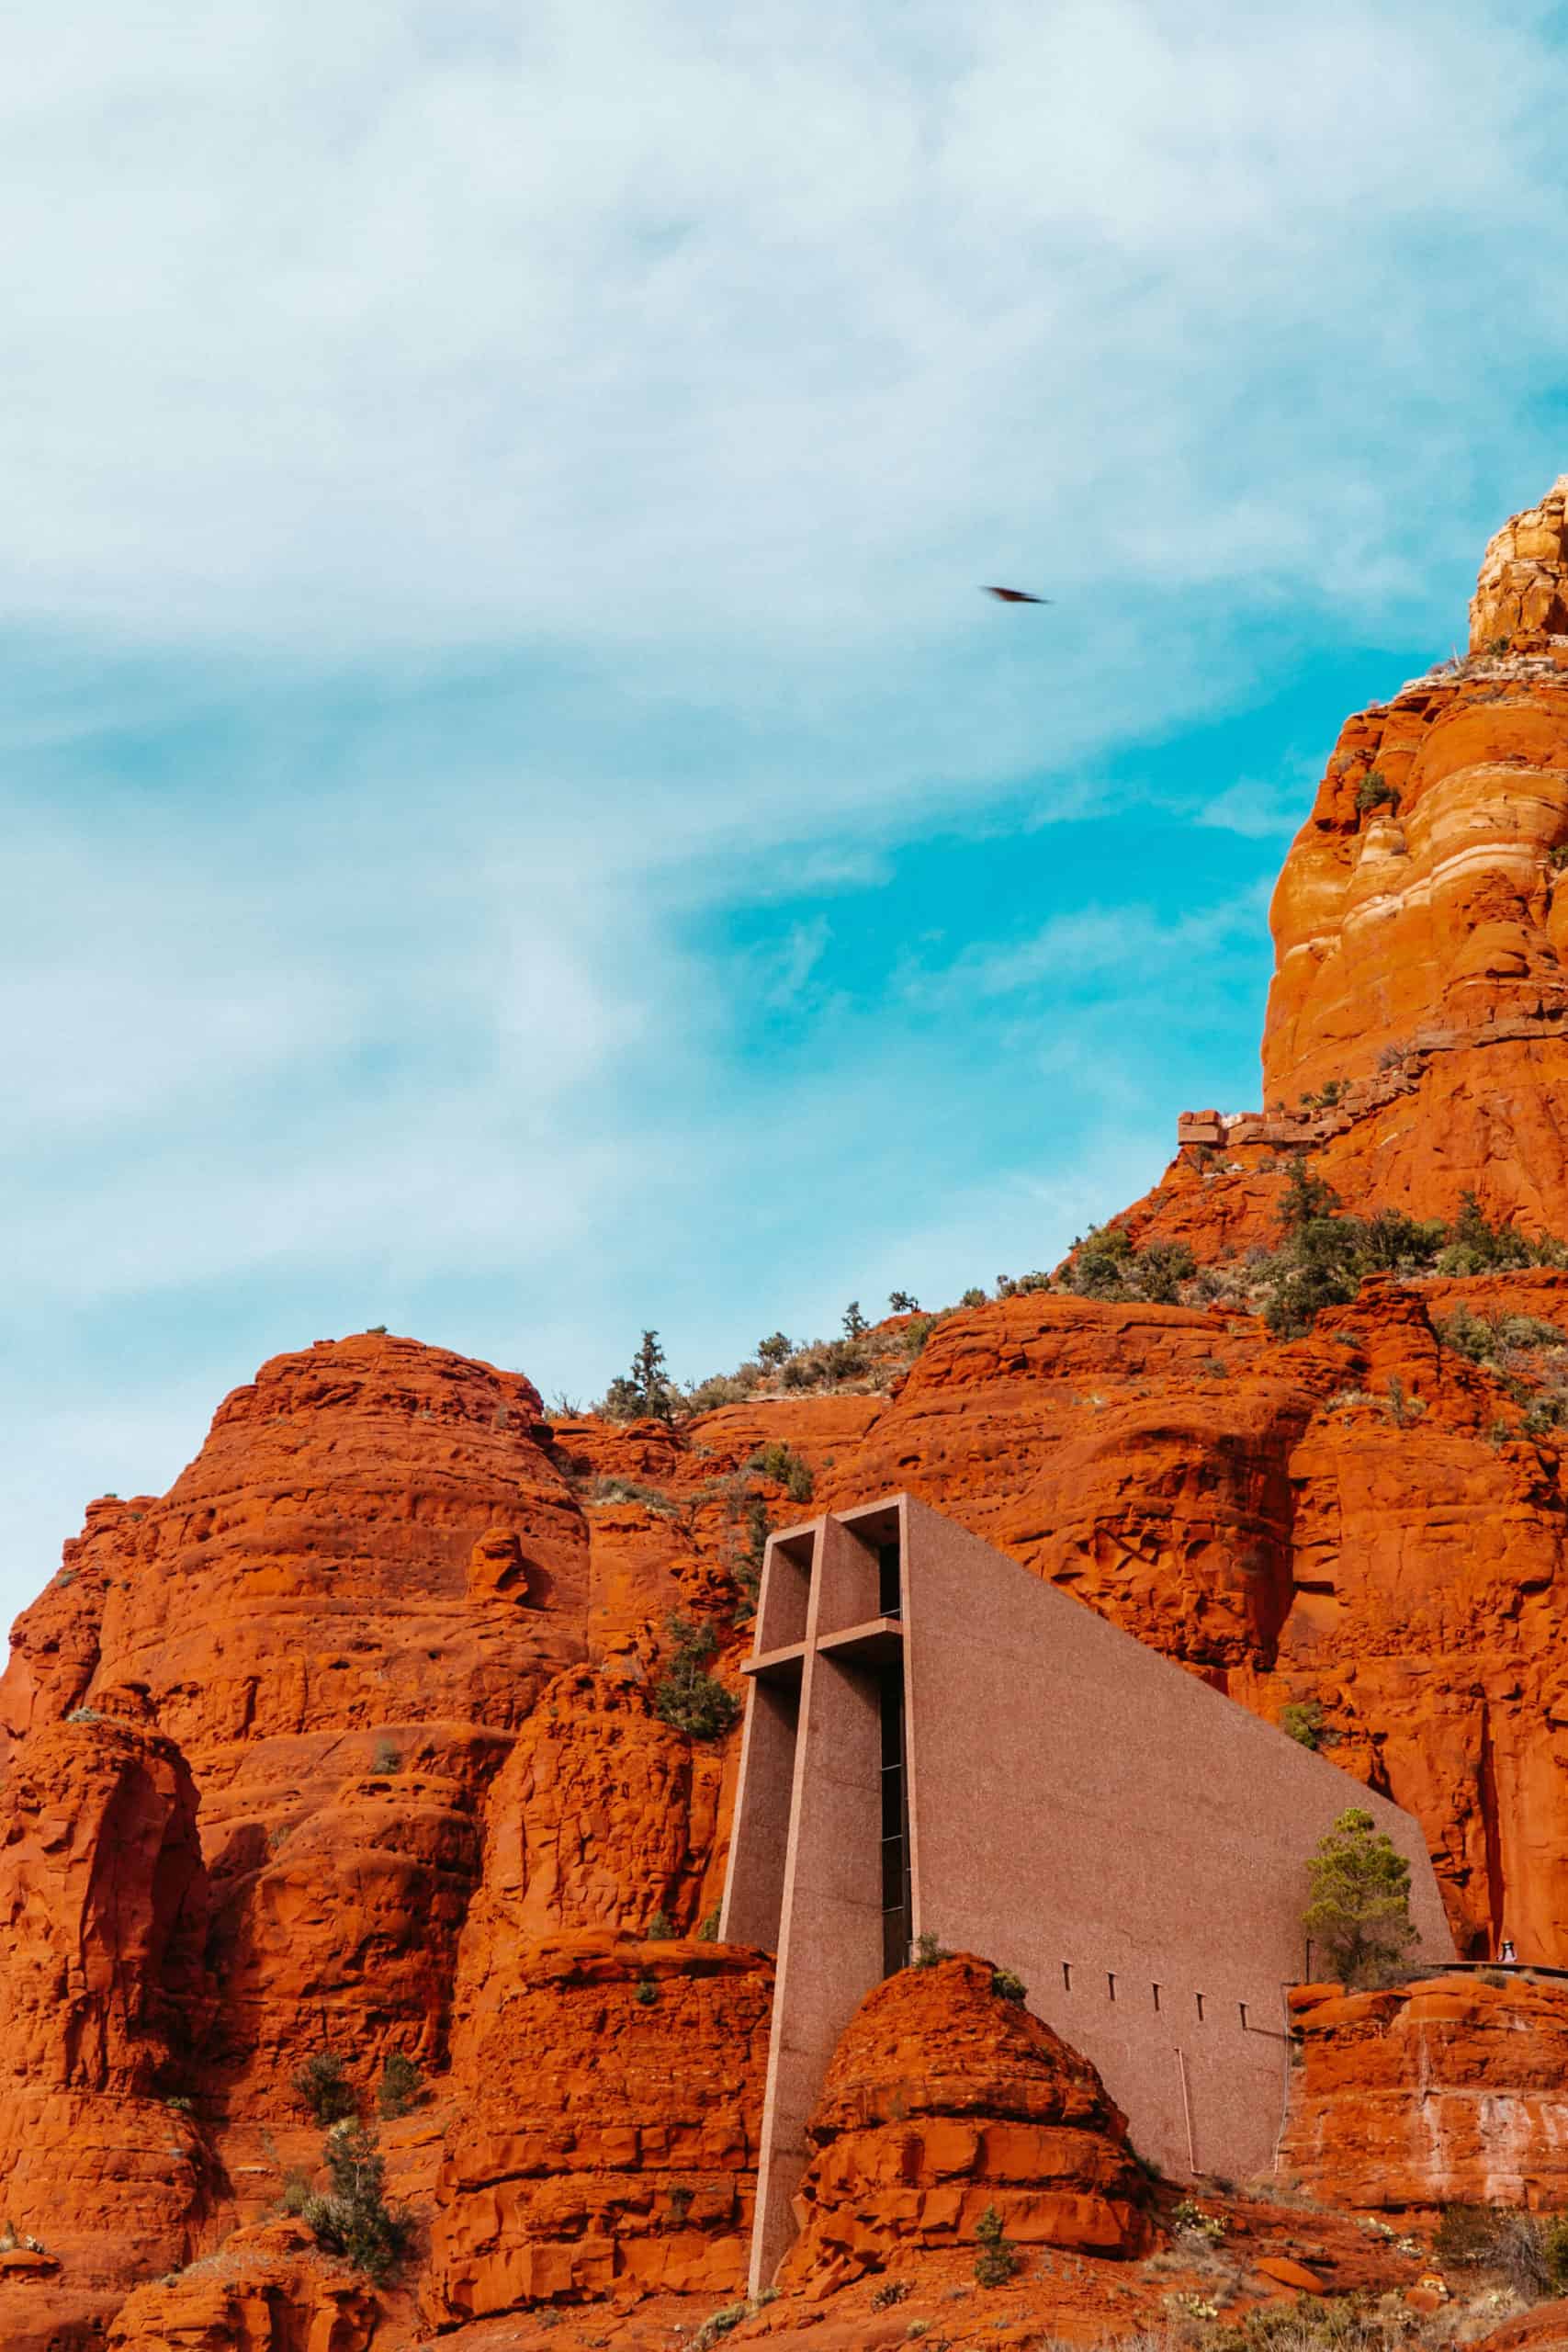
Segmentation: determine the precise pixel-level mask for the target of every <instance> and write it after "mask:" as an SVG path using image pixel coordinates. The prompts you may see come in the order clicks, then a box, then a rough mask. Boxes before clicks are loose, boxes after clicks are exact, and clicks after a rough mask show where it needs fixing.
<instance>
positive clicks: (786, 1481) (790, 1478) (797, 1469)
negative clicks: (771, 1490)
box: [746, 1442, 813, 1503]
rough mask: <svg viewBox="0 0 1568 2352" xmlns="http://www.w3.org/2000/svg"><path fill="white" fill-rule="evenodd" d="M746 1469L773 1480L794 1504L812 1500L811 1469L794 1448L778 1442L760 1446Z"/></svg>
mask: <svg viewBox="0 0 1568 2352" xmlns="http://www.w3.org/2000/svg"><path fill="white" fill-rule="evenodd" d="M746 1467H747V1469H748V1470H755V1471H756V1472H757V1474H758V1476H760V1477H763V1478H772V1479H773V1481H774V1482H775V1483H776V1484H777V1485H778V1486H781V1487H783V1488H784V1492H785V1493H786V1494H787V1495H788V1497H789V1498H790V1500H791V1502H792V1503H808V1502H809V1501H810V1500H811V1495H812V1487H813V1480H812V1476H811V1471H810V1467H809V1465H808V1464H807V1463H805V1462H803V1461H802V1459H801V1457H800V1455H799V1454H798V1453H795V1451H794V1449H793V1448H792V1447H790V1446H787V1445H781V1444H779V1443H777V1442H774V1443H773V1444H771V1445H763V1446H759V1447H758V1449H757V1451H756V1453H754V1454H753V1455H752V1456H751V1459H750V1462H748V1463H747V1464H746Z"/></svg>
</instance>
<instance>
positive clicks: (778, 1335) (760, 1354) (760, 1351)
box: [757, 1331, 795, 1372]
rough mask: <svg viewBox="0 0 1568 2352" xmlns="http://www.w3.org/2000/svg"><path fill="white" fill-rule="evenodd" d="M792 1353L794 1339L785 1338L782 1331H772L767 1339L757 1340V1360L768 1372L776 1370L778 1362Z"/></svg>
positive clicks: (793, 1350)
mask: <svg viewBox="0 0 1568 2352" xmlns="http://www.w3.org/2000/svg"><path fill="white" fill-rule="evenodd" d="M794 1353H795V1341H794V1340H791V1339H787V1338H786V1337H785V1335H784V1332H782V1331H774V1332H773V1334H772V1335H771V1337H769V1338H768V1339H766V1340H758V1342H757V1362H758V1363H760V1364H762V1365H764V1366H765V1367H766V1369H767V1370H768V1371H769V1372H776V1371H777V1370H778V1368H779V1366H780V1364H781V1363H784V1361H785V1360H786V1358H788V1357H790V1356H792V1355H793V1354H794Z"/></svg>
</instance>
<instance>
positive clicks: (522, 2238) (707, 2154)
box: [422, 1929, 773, 2326]
mask: <svg viewBox="0 0 1568 2352" xmlns="http://www.w3.org/2000/svg"><path fill="white" fill-rule="evenodd" d="M492 1951H493V1958H494V1962H495V1968H494V1974H493V1977H492V1979H491V1984H490V1985H489V1987H488V1990H487V1992H486V1993H485V1994H484V1996H482V1997H479V1998H476V2000H475V2004H474V2011H473V2016H472V2019H471V2022H469V2023H468V2025H467V2026H466V2028H465V2032H464V2037H463V2039H462V2041H461V2042H460V2044H459V2049H460V2064H461V2067H462V2075H463V2082H464V2085H465V2098H464V2103H463V2109H464V2111H463V2113H462V2116H461V2120H459V2121H458V2122H457V2124H456V2125H455V2126H454V2127H453V2129H452V2131H450V2132H449V2134H448V2137H447V2147H446V2162H445V2164H444V2165H443V2167H442V2172H441V2177H440V2183H439V2188H438V2191H437V2206H436V2212H435V2217H434V2222H433V2224H432V2228H431V2250H430V2261H429V2266H428V2269H427V2271H426V2273H425V2278H424V2282H423V2290H422V2291H423V2300H424V2306H425V2312H426V2317H427V2319H428V2320H429V2321H430V2323H431V2324H433V2325H438V2326H439V2325H450V2324H454V2323H456V2322H458V2321H464V2320H472V2319H480V2318H484V2317H486V2316H487V2315H489V2314H491V2313H495V2312H505V2311H508V2310H511V2309H513V2307H515V2306H517V2305H521V2304H525V2303H529V2302H540V2301H542V2302H553V2301H582V2300H585V2299H587V2298H591V2297H592V2296H595V2295H602V2294H606V2293H609V2292H610V2291H611V2290H613V2289H615V2287H616V2286H617V2285H626V2284H630V2285H632V2286H634V2287H637V2288H641V2289H651V2290H675V2291H678V2292H680V2291H690V2292H695V2293H706V2294H712V2295H719V2294H725V2293H731V2294H733V2293H739V2291H740V2290H741V2289H742V2287H743V2285H744V2281H745V2275H746V2257H747V2250H748V2245H749V2243H750V2223H751V2211H752V2202H753V2195H754V2190H755V2184H756V2165H757V2133H758V2129H759V2126H760V2124H761V2109H762V2088H763V2079H764V2075H765V2073H766V2067H767V2040H768V2023H769V2018H770V2015H771V2010H772V2002H773V1966H772V1962H770V1961H769V1959H768V1958H767V1957H766V1955H765V1954H763V1953H761V1952H754V1951H745V1950H742V1949H740V1948H739V1947H737V1946H730V1945H721V1944H711V1943H694V1942H689V1941H676V1940H661V1941H657V1942H648V1941H639V1940H638V1939H636V1938H633V1937H628V1936H624V1935H622V1936H618V1935H616V1934H615V1933H614V1932H613V1931H611V1930H598V1931H593V1930H589V1929H580V1930H577V1931H576V1932H569V1933H566V1934H562V1935H558V1936H549V1937H545V1938H542V1939H538V1940H536V1941H533V1942H520V1943H514V1944H513V1945H511V1946H510V1947H507V1946H505V1945H500V1946H494V1947H492Z"/></svg>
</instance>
